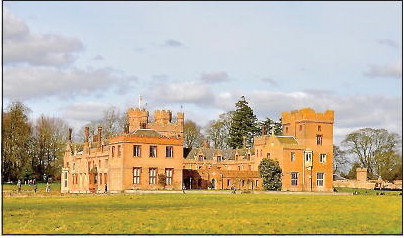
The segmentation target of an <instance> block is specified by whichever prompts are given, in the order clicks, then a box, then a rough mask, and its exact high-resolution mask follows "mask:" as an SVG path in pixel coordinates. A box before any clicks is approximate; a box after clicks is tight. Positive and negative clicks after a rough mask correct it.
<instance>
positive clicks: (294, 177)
mask: <svg viewBox="0 0 404 238" xmlns="http://www.w3.org/2000/svg"><path fill="white" fill-rule="evenodd" d="M290 175H291V180H290V184H291V185H292V186H297V175H298V173H297V172H292V173H290Z"/></svg>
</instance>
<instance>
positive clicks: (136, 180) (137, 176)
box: [133, 167, 142, 184]
mask: <svg viewBox="0 0 404 238" xmlns="http://www.w3.org/2000/svg"><path fill="white" fill-rule="evenodd" d="M141 169H142V168H138V167H137V168H133V183H134V184H139V183H140V172H141Z"/></svg>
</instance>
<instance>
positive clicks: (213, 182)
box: [212, 179, 216, 189]
mask: <svg viewBox="0 0 404 238" xmlns="http://www.w3.org/2000/svg"><path fill="white" fill-rule="evenodd" d="M212 189H216V179H212Z"/></svg>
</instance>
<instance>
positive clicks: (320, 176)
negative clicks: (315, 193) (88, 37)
mask: <svg viewBox="0 0 404 238" xmlns="http://www.w3.org/2000/svg"><path fill="white" fill-rule="evenodd" d="M317 186H319V187H321V186H324V173H317Z"/></svg>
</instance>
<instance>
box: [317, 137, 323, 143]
mask: <svg viewBox="0 0 404 238" xmlns="http://www.w3.org/2000/svg"><path fill="white" fill-rule="evenodd" d="M322 144H323V136H322V135H317V145H322Z"/></svg>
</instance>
